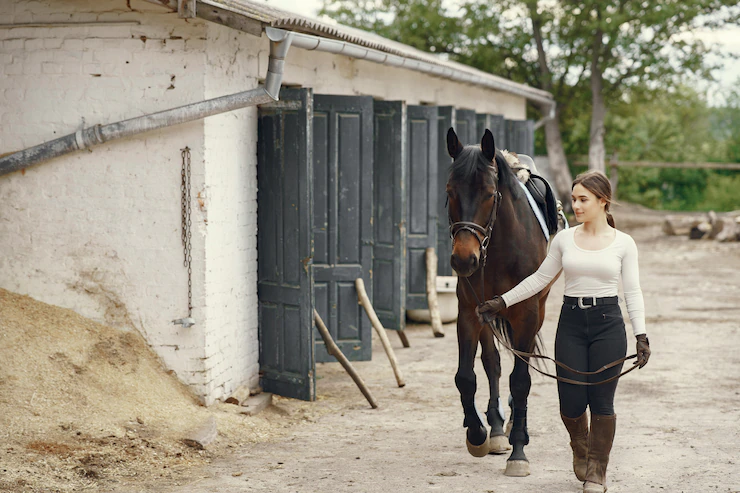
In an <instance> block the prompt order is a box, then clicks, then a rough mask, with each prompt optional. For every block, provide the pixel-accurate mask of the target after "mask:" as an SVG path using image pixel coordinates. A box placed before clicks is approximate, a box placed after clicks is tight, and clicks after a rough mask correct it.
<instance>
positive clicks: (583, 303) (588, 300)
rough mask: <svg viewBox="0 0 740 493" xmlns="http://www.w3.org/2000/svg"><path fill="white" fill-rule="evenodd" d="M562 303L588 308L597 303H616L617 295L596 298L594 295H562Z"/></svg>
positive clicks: (617, 300) (617, 302)
mask: <svg viewBox="0 0 740 493" xmlns="http://www.w3.org/2000/svg"><path fill="white" fill-rule="evenodd" d="M563 303H564V304H566V305H575V306H578V307H579V308H590V307H592V306H599V305H618V304H619V296H605V297H603V298H597V297H595V296H580V297H575V296H563Z"/></svg>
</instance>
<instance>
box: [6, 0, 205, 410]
mask: <svg viewBox="0 0 740 493" xmlns="http://www.w3.org/2000/svg"><path fill="white" fill-rule="evenodd" d="M3 5H4V6H3V9H2V11H1V12H0V24H13V23H16V24H17V23H28V22H33V23H46V22H60V21H63V22H88V21H97V20H100V21H103V22H115V23H117V24H105V23H102V24H99V25H93V24H89V25H83V26H77V27H69V26H56V27H43V28H14V29H7V28H4V29H0V57H1V58H2V61H3V63H0V71H2V73H0V97H1V98H2V99H0V153H6V152H11V151H15V150H19V149H23V148H25V147H28V146H32V145H36V144H39V143H42V142H46V141H49V140H52V139H54V138H57V137H61V136H63V135H67V134H70V133H73V132H74V131H75V130H77V129H78V128H80V127H81V126H82V125H83V124H84V125H85V126H90V125H93V124H96V123H103V124H105V123H112V122H115V121H120V120H124V119H128V118H132V117H136V116H140V115H143V114H146V113H150V112H153V111H158V110H163V109H168V108H172V107H176V106H180V105H182V104H185V103H189V102H193V101H198V100H200V99H203V94H204V90H205V89H204V87H205V84H204V78H205V73H204V66H205V51H204V46H205V45H204V43H203V41H202V40H201V39H200V38H203V37H205V36H206V25H205V23H202V22H194V23H184V22H182V21H181V20H179V19H177V16H176V15H171V14H168V15H162V14H161V12H162V9H161V8H159V7H157V6H155V5H151V4H149V3H146V2H133V3H132V8H133V9H135V10H136V11H137V12H133V11H132V10H131V9H129V8H128V7H127V6H126V2H125V0H121V1H115V2H79V1H68V2H51V1H48V2H38V1H34V2H30V1H29V2H26V1H11V2H8V1H7V0H6V1H4V2H3ZM5 5H9V9H6V8H5ZM61 12H65V14H64V15H60V13H61ZM70 14H71V15H70ZM173 38H182V39H173ZM172 86H174V88H171V87H172ZM186 145H187V146H190V147H191V148H192V149H193V159H192V163H193V176H192V182H193V188H194V193H197V192H198V190H200V189H202V188H203V182H204V175H205V172H204V156H203V149H204V122H203V121H198V122H192V123H189V124H185V125H181V126H178V127H173V128H168V129H163V130H160V131H157V132H151V133H149V134H146V135H142V136H139V137H134V138H129V139H124V140H119V141H114V142H109V143H106V144H103V145H101V146H97V147H95V148H93V149H92V150H91V151H83V152H78V153H74V154H70V155H68V156H64V157H61V158H57V159H55V160H53V161H52V162H48V163H44V164H40V165H37V166H34V167H32V168H29V169H27V170H26V171H25V173H20V172H17V173H14V174H12V175H8V176H4V177H1V178H0V200H1V201H2V203H3V204H4V206H3V207H2V208H0V252H2V253H0V286H2V287H4V288H6V289H11V290H14V291H18V292H21V293H27V294H29V295H31V296H33V297H35V298H38V299H40V300H42V301H45V302H48V303H53V304H57V305H61V306H65V307H68V308H71V309H73V310H75V311H77V312H79V313H81V314H83V315H85V316H88V317H91V318H93V319H95V320H98V321H100V322H104V323H107V324H110V325H113V326H116V327H121V328H127V329H134V328H135V329H137V330H139V331H140V332H141V333H142V334H144V335H145V336H146V338H147V340H148V341H149V343H150V344H151V345H152V347H153V348H154V349H155V351H157V353H158V354H159V355H160V356H161V357H162V359H163V361H164V363H165V364H166V366H168V367H169V368H171V369H173V370H175V372H176V373H177V374H178V376H179V377H180V378H181V379H182V380H183V381H185V382H186V383H188V384H190V385H191V386H193V388H194V390H195V392H196V393H198V394H200V395H205V394H206V381H205V378H204V369H205V365H204V363H203V361H204V357H205V352H204V345H205V327H206V325H205V324H204V322H205V306H206V298H205V291H204V288H203V286H204V279H205V272H204V260H205V258H204V257H205V255H204V245H205V238H204V235H203V229H202V228H201V227H200V225H201V223H203V222H204V219H205V215H204V214H203V213H201V211H200V210H199V208H197V207H196V208H195V210H194V214H193V222H194V224H195V226H194V234H193V260H194V266H193V274H194V279H193V286H194V305H195V310H194V311H195V313H194V316H195V318H196V319H197V320H198V322H199V324H198V325H196V326H195V327H191V328H189V329H183V328H181V327H179V326H174V325H172V323H171V320H172V319H175V318H180V317H183V316H186V315H187V272H186V269H185V268H184V267H183V264H182V260H183V259H182V257H183V253H182V245H181V239H180V221H181V220H180V216H181V207H180V179H181V178H180V168H181V160H180V149H181V148H182V147H185V146H186Z"/></svg>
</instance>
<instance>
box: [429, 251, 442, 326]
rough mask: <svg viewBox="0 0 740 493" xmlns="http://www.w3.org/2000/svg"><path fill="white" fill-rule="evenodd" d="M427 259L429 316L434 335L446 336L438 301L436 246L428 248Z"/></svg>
mask: <svg viewBox="0 0 740 493" xmlns="http://www.w3.org/2000/svg"><path fill="white" fill-rule="evenodd" d="M426 260H427V303H428V304H429V316H430V318H431V321H432V332H434V337H444V336H445V331H444V329H443V328H442V317H441V316H440V314H439V302H438V301H437V252H435V251H434V248H427V249H426Z"/></svg>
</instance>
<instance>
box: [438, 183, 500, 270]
mask: <svg viewBox="0 0 740 493" xmlns="http://www.w3.org/2000/svg"><path fill="white" fill-rule="evenodd" d="M497 188H498V187H497ZM499 204H501V192H499V191H498V190H496V193H495V194H494V195H493V206H492V207H491V214H490V215H489V216H488V223H487V224H486V227H485V228H484V227H483V226H481V225H479V224H478V223H474V222H471V221H457V222H452V218H451V217H450V215H449V211H448V213H447V220H448V221H449V222H450V238H451V239H452V244H453V245H454V244H455V237H456V236H457V235H458V233H460V232H461V231H468V232H469V233H470V234H472V235H473V236H475V239H476V240H478V243H479V244H480V266H479V268H483V267H485V265H486V259H487V258H488V244H489V243H490V241H491V234H492V233H493V225H494V223H495V222H496V216H497V215H498V207H499ZM478 233H480V234H481V235H482V238H481V237H480V236H478Z"/></svg>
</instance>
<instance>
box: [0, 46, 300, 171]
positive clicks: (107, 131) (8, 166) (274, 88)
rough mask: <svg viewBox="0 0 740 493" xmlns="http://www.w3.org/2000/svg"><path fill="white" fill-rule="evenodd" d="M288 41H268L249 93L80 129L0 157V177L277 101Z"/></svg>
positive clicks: (288, 47)
mask: <svg viewBox="0 0 740 493" xmlns="http://www.w3.org/2000/svg"><path fill="white" fill-rule="evenodd" d="M291 40H292V34H291V33H287V35H286V36H283V37H282V38H281V39H280V40H271V42H270V58H269V63H268V67H267V75H266V76H265V83H264V85H259V86H257V87H256V88H254V89H251V90H249V91H244V92H240V93H237V94H232V95H229V96H222V97H219V98H215V99H208V100H206V101H200V102H198V103H192V104H188V105H185V106H180V107H178V108H173V109H170V110H165V111H160V112H158V113H152V114H149V115H144V116H140V117H137V118H131V119H129V120H124V121H121V122H117V123H111V124H108V125H94V126H92V127H88V128H83V129H81V130H78V131H77V132H75V133H73V134H69V135H66V136H64V137H60V138H58V139H55V140H52V141H49V142H46V143H44V144H39V145H37V146H34V147H29V148H28V149H24V150H22V151H18V152H15V153H13V154H9V155H7V156H4V157H0V175H6V174H8V173H12V172H14V171H18V170H21V169H24V168H27V167H29V166H32V165H34V164H37V163H40V162H42V161H47V160H49V159H52V158H55V157H59V156H63V155H65V154H69V153H71V152H75V151H79V150H82V149H86V148H88V147H92V146H94V145H98V144H102V143H104V142H109V141H111V140H115V139H121V138H124V137H130V136H132V135H136V134H140V133H143V132H148V131H150V130H156V129H159V128H164V127H170V126H172V125H178V124H180V123H186V122H190V121H193V120H199V119H201V118H205V117H207V116H211V115H217V114H219V113H225V112H227V111H233V110H237V109H240V108H246V107H247V106H255V105H258V104H264V103H270V102H273V101H278V98H279V95H280V85H281V83H282V80H283V68H284V66H285V57H286V55H287V54H288V50H289V49H290V46H291Z"/></svg>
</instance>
